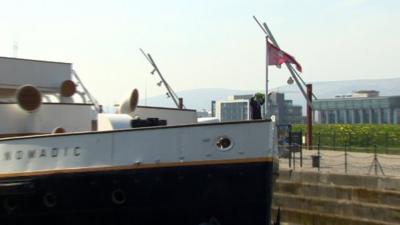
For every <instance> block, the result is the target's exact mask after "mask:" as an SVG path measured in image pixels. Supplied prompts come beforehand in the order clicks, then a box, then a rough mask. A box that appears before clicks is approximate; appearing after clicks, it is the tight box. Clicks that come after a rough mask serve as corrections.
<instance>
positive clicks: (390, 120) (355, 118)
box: [313, 90, 400, 124]
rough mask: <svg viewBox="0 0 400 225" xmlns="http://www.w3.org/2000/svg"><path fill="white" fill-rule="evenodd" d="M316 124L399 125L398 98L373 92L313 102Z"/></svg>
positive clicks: (358, 92) (399, 100)
mask: <svg viewBox="0 0 400 225" xmlns="http://www.w3.org/2000/svg"><path fill="white" fill-rule="evenodd" d="M313 112H314V118H315V122H316V123H321V124H400V96H379V92H378V91H375V90H366V91H357V92H354V93H353V94H352V95H345V96H336V97H335V98H332V99H318V100H314V101H313Z"/></svg>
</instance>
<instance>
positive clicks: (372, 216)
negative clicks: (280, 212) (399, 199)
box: [272, 192, 400, 223]
mask: <svg viewBox="0 0 400 225" xmlns="http://www.w3.org/2000/svg"><path fill="white" fill-rule="evenodd" d="M272 202H273V206H274V207H284V208H290V209H302V210H307V211H308V212H310V213H315V214H319V213H322V214H329V215H332V216H342V217H352V218H360V219H369V220H379V221H385V222H391V223H395V222H397V223H398V222H400V207H394V206H386V205H384V206H382V205H379V204H371V203H359V202H353V201H348V200H335V199H330V198H318V197H305V196H299V195H293V194H286V193H278V192H275V193H274V196H273V198H272Z"/></svg>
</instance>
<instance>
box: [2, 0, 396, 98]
mask: <svg viewBox="0 0 400 225" xmlns="http://www.w3.org/2000/svg"><path fill="white" fill-rule="evenodd" d="M0 4H1V6H2V7H1V9H0V10H1V14H0V17H1V19H0V27H1V30H0V32H1V33H0V40H1V41H0V52H1V55H3V56H12V52H13V42H14V41H16V42H17V43H18V57H21V58H32V59H43V60H53V61H65V62H71V63H73V64H74V68H75V69H76V70H77V72H78V74H79V75H80V76H81V78H82V79H83V80H84V81H85V83H86V85H87V86H88V88H89V89H90V90H91V91H92V94H94V95H95V96H96V97H97V98H98V100H100V102H102V103H103V104H112V103H114V102H116V101H118V100H119V99H121V98H122V97H123V96H124V95H125V94H127V93H128V92H129V90H130V89H132V88H134V87H137V88H138V89H139V91H140V92H141V96H142V97H143V96H144V94H145V89H146V87H147V95H148V96H154V95H159V94H162V93H164V92H165V90H164V89H163V88H159V87H158V86H157V85H156V82H158V79H157V78H156V77H154V76H151V75H150V74H149V72H150V70H151V67H150V66H149V65H148V63H147V62H146V60H145V59H144V58H143V56H142V55H141V54H140V52H139V50H138V49H139V48H143V49H145V50H146V51H149V52H150V53H152V54H153V56H154V58H155V60H156V61H157V62H158V65H159V67H160V69H161V70H162V71H163V72H164V74H165V76H166V78H167V80H168V81H169V82H170V84H171V85H172V86H173V88H174V89H175V91H179V90H186V89H193V88H205V87H223V88H232V89H262V88H263V87H264V79H265V78H264V67H265V65H264V60H265V55H264V54H265V53H264V50H265V49H264V44H265V42H264V36H263V34H262V33H261V31H260V30H259V28H258V26H257V25H256V24H255V23H254V21H253V20H252V15H256V16H258V18H259V19H260V20H262V21H266V22H267V23H268V25H269V26H270V28H271V30H272V32H273V33H274V35H275V37H276V39H277V41H278V42H279V44H280V46H281V48H282V49H283V50H285V51H287V52H288V53H290V54H292V55H293V56H295V57H296V59H297V60H298V61H299V62H300V63H301V64H302V66H303V69H304V73H303V77H304V79H305V80H307V81H326V80H342V79H361V78H363V79H365V78H367V79H368V78H371V79H373V78H389V77H399V76H400V75H399V72H398V71H399V69H400V63H398V60H399V58H400V53H399V52H400V51H399V50H400V42H399V40H400V27H399V26H398V25H397V23H398V22H399V21H400V18H399V17H400V16H399V15H400V14H399V13H398V12H400V7H399V5H400V2H399V1H395V0H382V1H377V0H375V1H374V0H336V1H328V0H298V1H295V0H292V1H289V0H280V1H278V0H277V1H265V0H263V1H258V0H256V1H245V0H243V1H237V0H218V1H212V0H202V1H189V0H186V1H184V0H171V1H161V0H159V1H127V0H125V1H124V0H114V1H99V0H97V1H77V0H69V1H61V0H47V1H45V0H42V1H39V0H36V1H27V0H25V1H21V0H14V1H5V0H4V1H2V0H0ZM270 76H271V77H270V81H271V86H272V87H274V86H280V85H284V84H285V83H286V79H287V78H288V72H287V70H286V69H284V68H282V69H277V68H275V67H270ZM146 83H147V85H146Z"/></svg>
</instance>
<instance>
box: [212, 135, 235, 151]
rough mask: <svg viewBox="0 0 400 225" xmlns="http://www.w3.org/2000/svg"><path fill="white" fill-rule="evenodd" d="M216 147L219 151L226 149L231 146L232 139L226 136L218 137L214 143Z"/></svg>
mask: <svg viewBox="0 0 400 225" xmlns="http://www.w3.org/2000/svg"><path fill="white" fill-rule="evenodd" d="M215 145H216V147H217V149H218V150H220V151H228V150H229V149H231V148H232V146H233V141H232V140H231V139H230V138H228V137H219V138H217V140H216V143H215Z"/></svg>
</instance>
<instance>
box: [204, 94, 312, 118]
mask: <svg viewBox="0 0 400 225" xmlns="http://www.w3.org/2000/svg"><path fill="white" fill-rule="evenodd" d="M252 96H253V95H234V96H229V97H228V100H223V101H212V102H211V116H213V117H217V118H219V119H220V121H237V120H249V119H251V111H250V110H251V109H250V98H251V97H252ZM269 102H270V110H271V115H273V116H275V121H276V122H277V124H292V123H303V121H304V119H303V116H302V107H301V106H298V105H293V102H292V101H291V100H285V96H284V94H283V93H276V92H272V93H271V94H270V95H269ZM261 114H262V115H264V107H262V112H261Z"/></svg>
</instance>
